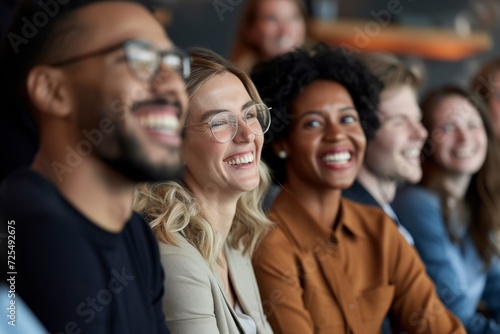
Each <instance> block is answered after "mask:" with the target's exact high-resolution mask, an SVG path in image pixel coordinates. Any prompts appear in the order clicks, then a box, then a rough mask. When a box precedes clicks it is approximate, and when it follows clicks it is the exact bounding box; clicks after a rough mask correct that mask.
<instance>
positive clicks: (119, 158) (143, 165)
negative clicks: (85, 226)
mask: <svg viewBox="0 0 500 334" xmlns="http://www.w3.org/2000/svg"><path fill="white" fill-rule="evenodd" d="M113 132H115V134H114V137H115V138H114V140H115V143H114V145H117V146H118V147H117V148H118V154H115V155H113V156H112V155H110V154H106V152H102V151H101V150H98V149H97V150H96V156H97V157H98V158H99V159H100V160H101V161H103V162H104V163H106V164H107V165H108V166H110V167H111V168H112V169H114V170H115V171H117V172H118V173H120V174H122V175H123V176H125V177H126V178H128V179H130V180H131V181H134V182H137V183H139V182H160V181H178V180H180V179H181V178H182V174H183V168H182V164H181V162H180V148H165V149H166V150H170V151H171V155H172V156H175V157H177V159H175V161H168V162H167V161H166V162H164V163H157V164H153V163H151V162H149V161H148V159H147V156H146V155H145V154H144V153H143V151H142V150H141V145H140V143H139V141H138V140H137V138H134V137H133V136H131V135H128V134H127V133H125V131H123V128H122V127H120V126H118V125H117V126H116V128H115V130H114V131H113Z"/></svg>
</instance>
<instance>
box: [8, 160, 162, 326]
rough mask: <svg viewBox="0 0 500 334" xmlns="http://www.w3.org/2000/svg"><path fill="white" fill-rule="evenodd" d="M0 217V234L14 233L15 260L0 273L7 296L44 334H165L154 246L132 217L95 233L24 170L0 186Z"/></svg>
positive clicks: (142, 224) (36, 176)
mask: <svg viewBox="0 0 500 334" xmlns="http://www.w3.org/2000/svg"><path fill="white" fill-rule="evenodd" d="M0 219H1V220H0V224H1V225H2V230H1V231H0V233H4V234H5V233H7V226H6V225H7V224H9V226H11V228H10V233H12V231H15V248H14V250H15V261H14V263H15V265H14V267H11V268H5V269H4V270H2V271H3V273H2V274H5V273H7V272H15V273H16V274H14V275H9V274H8V275H7V276H8V277H7V278H9V277H12V276H14V278H15V294H16V295H18V296H20V297H21V298H22V299H23V300H24V301H25V302H26V303H27V305H28V306H29V307H30V308H31V309H32V311H33V312H34V313H35V315H36V316H37V317H38V318H39V319H40V321H41V322H42V324H43V325H44V326H45V327H46V329H47V330H48V331H49V332H50V333H53V334H55V333H91V334H99V333H119V334H124V333H130V334H139V333H141V334H142V333H147V334H150V333H151V334H153V333H168V330H167V327H166V324H165V318H164V315H163V312H162V296H163V277H164V276H163V271H162V267H161V263H160V260H159V253H158V246H157V243H156V241H155V238H154V236H153V234H152V232H151V230H150V228H149V226H148V225H147V224H146V223H145V222H144V220H143V219H142V218H140V216H139V215H137V214H136V213H134V214H133V215H132V217H131V218H130V220H129V221H128V222H127V224H126V225H125V227H124V229H123V231H121V232H120V233H110V232H107V231H105V230H102V229H101V228H99V227H98V226H97V225H95V224H93V223H92V222H91V221H89V220H88V219H87V218H85V217H84V216H83V215H82V214H81V213H80V212H78V211H77V210H76V209H75V208H74V207H73V206H72V205H71V204H70V203H69V202H68V201H67V200H66V199H65V198H64V197H63V196H62V194H61V193H60V192H59V191H58V190H57V189H56V188H55V187H54V185H52V184H51V183H50V182H49V181H47V180H46V179H45V178H44V177H42V176H41V175H40V174H38V173H36V172H34V171H31V170H26V169H25V170H21V171H18V172H16V173H14V174H12V175H10V176H9V177H8V178H7V179H6V180H4V182H3V183H2V185H1V186H0ZM12 221H14V222H15V223H12ZM9 222H10V223H9ZM12 227H14V228H15V229H12ZM10 239H12V238H10ZM3 241H7V240H6V238H5V239H4V240H3ZM11 246H12V243H11ZM0 248H3V249H2V253H6V251H7V250H9V251H11V250H12V249H13V247H10V248H7V242H2V243H0ZM11 254H12V253H11ZM10 259H11V260H12V258H10ZM5 262H7V261H5ZM11 265H12V262H11ZM2 267H3V266H2ZM11 281H12V280H11ZM11 281H9V282H11ZM4 320H5V319H4ZM17 321H22V315H20V314H19V315H17Z"/></svg>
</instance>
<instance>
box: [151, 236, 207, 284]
mask: <svg viewBox="0 0 500 334" xmlns="http://www.w3.org/2000/svg"><path fill="white" fill-rule="evenodd" d="M173 235H174V236H175V238H176V239H177V241H178V243H179V245H172V244H167V243H164V242H159V244H158V245H159V248H160V258H161V263H162V265H163V267H164V269H165V273H166V274H167V275H170V274H172V273H180V272H182V273H192V274H193V275H196V274H202V273H208V272H211V269H210V267H209V265H208V263H207V261H206V260H205V259H204V258H203V256H202V255H201V253H200V252H199V251H198V250H197V249H196V248H195V247H194V246H193V245H191V244H190V243H189V242H188V241H187V240H186V239H185V238H184V237H183V236H182V235H181V234H180V233H174V234H173Z"/></svg>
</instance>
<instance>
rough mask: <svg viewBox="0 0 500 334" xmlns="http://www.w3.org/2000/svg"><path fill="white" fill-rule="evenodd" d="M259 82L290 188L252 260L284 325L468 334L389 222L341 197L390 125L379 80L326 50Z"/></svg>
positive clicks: (270, 147) (289, 328) (276, 156)
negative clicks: (369, 143)
mask: <svg viewBox="0 0 500 334" xmlns="http://www.w3.org/2000/svg"><path fill="white" fill-rule="evenodd" d="M252 78H253V79H254V82H255V84H256V86H257V87H258V88H259V92H260V93H261V96H262V98H263V100H264V101H265V102H266V103H269V105H272V106H273V118H272V123H273V124H272V125H271V130H270V131H269V135H268V136H267V138H266V145H265V147H264V152H263V156H264V157H265V160H266V162H268V163H269V164H270V166H271V167H272V169H273V172H274V174H273V176H274V177H275V178H276V181H277V182H280V183H283V189H282V191H281V192H280V194H279V195H278V197H277V199H276V201H275V202H274V205H273V207H272V208H271V211H270V214H269V217H270V219H271V220H272V221H273V222H274V223H275V224H276V225H275V227H274V228H273V229H271V231H270V232H269V233H268V234H267V235H266V236H265V238H264V239H263V240H262V242H261V243H260V245H259V247H258V249H257V251H256V252H255V254H254V257H253V264H254V270H255V274H256V277H257V281H258V283H259V288H260V292H261V298H262V300H263V303H264V305H265V306H266V313H267V314H268V315H269V322H270V323H271V326H272V327H273V330H274V331H275V332H276V333H301V334H307V333H334V332H339V333H347V332H349V333H355V334H361V333H378V332H380V330H381V327H382V322H383V319H384V318H385V317H386V315H388V314H389V315H390V317H391V324H392V325H393V327H394V329H395V330H396V329H397V332H398V333H399V332H400V331H407V332H412V333H413V332H417V331H419V332H421V333H464V331H463V329H462V327H461V325H460V322H459V321H458V320H457V319H456V318H455V317H454V316H453V315H452V314H451V313H450V312H449V311H447V310H446V308H445V307H444V306H443V305H442V303H441V302H440V300H439V298H438V296H437V295H436V292H435V290H434V285H433V283H432V281H431V280H430V279H429V277H428V276H427V275H426V273H425V268H424V266H423V264H422V262H421V260H420V259H419V257H418V254H417V253H416V252H415V250H414V249H413V248H412V247H411V246H410V245H409V244H408V243H407V242H406V241H405V240H404V238H403V237H402V236H401V235H400V233H399V232H398V229H397V228H396V225H395V224H394V223H393V222H392V221H391V220H390V219H389V218H388V217H387V215H386V214H384V213H383V212H382V211H381V210H379V209H377V208H373V207H369V206H364V205H362V204H358V203H355V202H352V201H350V200H347V199H343V198H342V190H344V189H346V188H348V187H350V186H351V185H352V183H353V182H354V179H355V178H356V175H357V174H358V171H359V169H360V167H361V165H362V163H363V156H364V154H365V146H366V137H368V138H370V139H371V138H373V136H374V134H375V132H376V130H377V128H378V126H379V122H378V119H377V114H376V109H377V107H378V102H379V95H380V91H381V89H382V85H381V83H380V82H379V81H378V80H377V78H376V77H374V76H373V75H371V74H370V73H369V72H368V71H367V69H366V68H365V67H364V66H363V65H362V64H361V63H360V62H359V61H357V60H356V59H353V58H349V57H346V55H345V54H344V53H343V52H342V51H341V50H337V51H334V50H332V49H330V48H328V47H326V46H322V45H319V46H317V47H315V48H313V49H312V50H298V51H295V52H292V53H289V54H286V55H283V56H280V57H277V58H275V59H273V60H271V61H270V62H268V63H265V64H262V65H261V66H260V67H258V68H257V69H256V70H255V72H254V73H253V74H252ZM365 136H366V137H365ZM431 309H432V312H423V311H422V310H431ZM431 319H432V321H431ZM422 323H425V324H426V325H425V326H421V325H420V324H422Z"/></svg>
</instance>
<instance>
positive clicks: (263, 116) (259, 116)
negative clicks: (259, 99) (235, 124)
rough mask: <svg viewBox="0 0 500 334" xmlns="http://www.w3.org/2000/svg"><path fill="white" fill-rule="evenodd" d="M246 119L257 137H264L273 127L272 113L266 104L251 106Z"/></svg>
mask: <svg viewBox="0 0 500 334" xmlns="http://www.w3.org/2000/svg"><path fill="white" fill-rule="evenodd" d="M244 117H245V122H246V123H247V124H248V126H249V127H250V129H251V130H252V132H253V133H255V134H256V135H263V134H264V133H266V132H267V130H268V129H269V126H270V125H271V113H270V112H269V108H268V107H267V106H266V105H265V104H256V105H253V106H251V107H250V108H249V109H248V110H247V111H246V113H245V115H244Z"/></svg>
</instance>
